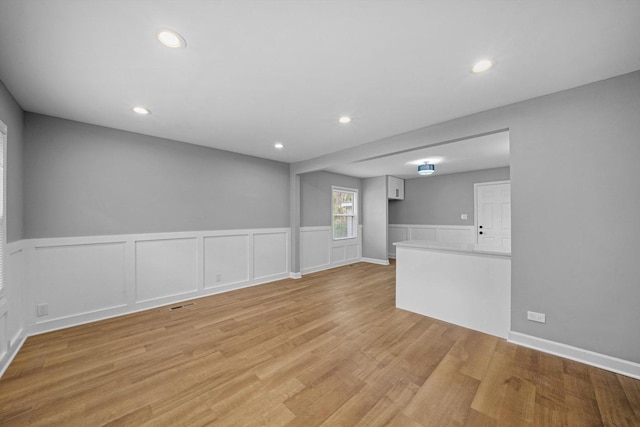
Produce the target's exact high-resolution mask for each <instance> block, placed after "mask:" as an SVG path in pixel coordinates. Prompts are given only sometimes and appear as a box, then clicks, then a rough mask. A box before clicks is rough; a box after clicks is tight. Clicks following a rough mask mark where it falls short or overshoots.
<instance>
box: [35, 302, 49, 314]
mask: <svg viewBox="0 0 640 427" xmlns="http://www.w3.org/2000/svg"><path fill="white" fill-rule="evenodd" d="M36 312H37V314H38V316H46V315H47V314H49V304H47V303H46V302H45V303H42V304H38V305H36Z"/></svg>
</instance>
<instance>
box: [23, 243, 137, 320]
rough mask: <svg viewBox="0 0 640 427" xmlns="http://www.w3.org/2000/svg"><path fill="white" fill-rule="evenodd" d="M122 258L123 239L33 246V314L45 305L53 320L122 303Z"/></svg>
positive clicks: (48, 315)
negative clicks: (37, 308) (108, 241)
mask: <svg viewBox="0 0 640 427" xmlns="http://www.w3.org/2000/svg"><path fill="white" fill-rule="evenodd" d="M124 261H125V257H124V243H123V242H114V243H95V244H80V245H74V244H69V245H60V246H52V247H36V248H35V266H36V271H35V274H34V276H35V277H36V282H35V283H34V289H33V290H34V295H35V300H34V301H33V310H34V313H35V310H36V307H37V306H38V305H39V304H46V305H47V311H48V314H46V318H47V320H53V319H61V318H66V317H69V316H73V315H76V314H80V313H88V312H96V311H100V310H106V309H110V308H114V307H118V306H123V305H125V304H126V302H127V298H126V297H127V294H126V289H125V273H124ZM42 318H43V316H40V317H38V319H42Z"/></svg>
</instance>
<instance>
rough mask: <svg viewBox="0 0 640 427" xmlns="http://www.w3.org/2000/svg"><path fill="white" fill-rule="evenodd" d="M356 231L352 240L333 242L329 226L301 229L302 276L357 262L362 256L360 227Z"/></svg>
mask: <svg viewBox="0 0 640 427" xmlns="http://www.w3.org/2000/svg"><path fill="white" fill-rule="evenodd" d="M358 231H359V232H358V236H357V237H354V238H352V239H340V240H333V235H332V233H333V231H332V228H331V226H317V227H301V228H300V252H301V257H300V260H301V270H302V274H308V273H313V272H315V271H321V270H327V269H329V268H334V267H339V266H341V265H346V264H353V263H355V262H359V261H360V260H361V256H362V225H360V226H359V227H358Z"/></svg>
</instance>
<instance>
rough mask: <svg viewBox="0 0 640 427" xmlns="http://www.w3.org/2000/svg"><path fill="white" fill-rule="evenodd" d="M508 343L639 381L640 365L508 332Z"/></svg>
mask: <svg viewBox="0 0 640 427" xmlns="http://www.w3.org/2000/svg"><path fill="white" fill-rule="evenodd" d="M508 341H509V342H511V343H514V344H518V345H521V346H523V347H528V348H532V349H534V350H539V351H542V352H544V353H549V354H553V355H555V356H560V357H564V358H565V359H569V360H575V361H576V362H580V363H585V364H587V365H591V366H595V367H596V368H601V369H606V370H607V371H611V372H615V373H616V374H620V375H625V376H628V377H631V378H635V379H637V380H640V363H635V362H631V361H628V360H624V359H618V358H617V357H613V356H608V355H606V354H601V353H596V352H593V351H590V350H585V349H582V348H579V347H573V346H570V345H567V344H562V343H559V342H556V341H549V340H546V339H544V338H538V337H534V336H531V335H527V334H522V333H520V332H513V331H511V332H509V337H508Z"/></svg>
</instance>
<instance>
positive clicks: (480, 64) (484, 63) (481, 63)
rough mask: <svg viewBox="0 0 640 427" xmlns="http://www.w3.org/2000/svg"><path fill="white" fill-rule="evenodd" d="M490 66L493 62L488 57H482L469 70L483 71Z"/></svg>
mask: <svg viewBox="0 0 640 427" xmlns="http://www.w3.org/2000/svg"><path fill="white" fill-rule="evenodd" d="M491 67H493V62H491V61H490V60H488V59H483V60H482V61H478V62H476V63H475V65H474V66H473V68H472V69H471V71H473V72H474V73H484V72H485V71H487V70H488V69H489V68H491Z"/></svg>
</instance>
